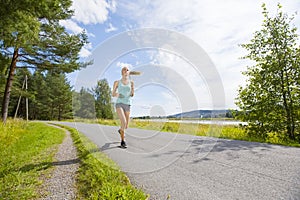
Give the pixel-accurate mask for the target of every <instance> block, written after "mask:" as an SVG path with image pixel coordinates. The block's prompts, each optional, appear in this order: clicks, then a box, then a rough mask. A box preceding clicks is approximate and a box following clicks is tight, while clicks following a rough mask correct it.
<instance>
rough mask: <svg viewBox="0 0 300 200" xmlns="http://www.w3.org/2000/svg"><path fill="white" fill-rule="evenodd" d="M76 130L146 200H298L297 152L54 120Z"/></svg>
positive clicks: (299, 173)
mask: <svg viewBox="0 0 300 200" xmlns="http://www.w3.org/2000/svg"><path fill="white" fill-rule="evenodd" d="M60 123H62V124H65V125H68V126H70V127H74V128H77V129H78V130H79V131H80V132H81V133H83V134H85V135H86V136H87V137H88V138H90V139H91V140H92V141H93V142H94V143H95V144H97V145H98V147H99V149H100V150H101V151H103V152H104V153H106V154H107V155H108V156H109V157H110V158H111V159H112V160H114V161H115V162H116V163H118V165H119V166H120V167H121V169H122V170H123V171H124V172H125V173H126V174H127V175H128V177H129V178H130V180H131V182H132V183H133V184H134V185H136V186H137V187H141V188H142V189H143V190H144V191H145V192H146V193H148V194H150V199H168V198H169V199H180V200H183V199H197V200H198V199H205V200H212V199H216V200H217V199H220V200H227V199H228V200H229V199H230V200H232V199H255V200H258V199H259V200H264V199H265V200H270V199H272V200H275V199H288V200H298V199H299V200H300V148H292V147H283V146H278V145H268V144H261V143H254V142H244V141H232V140H223V139H216V138H209V137H198V136H192V135H181V134H173V133H166V132H159V131H149V130H141V129H134V128H129V129H128V130H127V135H126V141H127V145H128V148H127V149H121V148H119V145H120V141H119V140H120V139H119V133H118V132H117V129H118V127H112V126H102V125H96V124H84V123H67V122H60Z"/></svg>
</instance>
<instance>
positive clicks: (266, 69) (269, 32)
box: [237, 4, 300, 140]
mask: <svg viewBox="0 0 300 200" xmlns="http://www.w3.org/2000/svg"><path fill="white" fill-rule="evenodd" d="M262 8H263V15H264V18H265V19H264V21H263V24H262V29H261V30H260V31H256V32H255V33H254V37H253V39H252V40H251V41H250V43H248V44H242V45H241V46H242V47H244V48H245V49H246V50H248V55H246V56H245V57H244V59H251V60H253V61H255V65H254V66H252V67H248V69H247V71H245V72H244V73H243V74H244V75H246V76H247V77H248V80H247V84H246V86H245V87H244V88H242V87H240V88H239V95H238V97H237V105H238V106H239V108H240V109H241V110H242V112H243V114H242V115H240V116H241V119H242V120H243V121H247V122H248V127H247V130H248V131H249V133H251V134H259V135H260V136H263V137H265V136H266V135H267V133H270V132H276V133H281V134H282V133H283V134H285V135H287V136H288V137H289V138H290V139H293V140H295V139H296V137H298V139H299V140H300V137H299V132H300V126H299V121H300V115H299V110H300V101H299V97H300V90H299V88H300V84H299V83H300V82H299V80H300V74H299V73H300V60H299V58H300V57H299V56H300V54H299V53H300V49H299V46H298V44H297V39H298V35H297V34H296V30H297V29H296V27H294V26H291V25H290V24H291V21H292V20H293V17H291V18H289V17H288V15H287V14H284V13H282V11H281V6H280V4H278V10H277V14H276V16H275V17H273V18H272V17H269V13H268V11H267V9H266V6H265V4H263V5H262Z"/></svg>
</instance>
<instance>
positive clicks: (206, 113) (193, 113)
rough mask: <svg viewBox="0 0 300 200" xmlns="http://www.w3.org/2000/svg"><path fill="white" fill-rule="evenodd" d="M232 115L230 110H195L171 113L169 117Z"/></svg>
mask: <svg viewBox="0 0 300 200" xmlns="http://www.w3.org/2000/svg"><path fill="white" fill-rule="evenodd" d="M219 117H222V118H224V117H232V113H231V111H230V110H193V111H189V112H183V113H178V114H174V115H169V116H167V118H219Z"/></svg>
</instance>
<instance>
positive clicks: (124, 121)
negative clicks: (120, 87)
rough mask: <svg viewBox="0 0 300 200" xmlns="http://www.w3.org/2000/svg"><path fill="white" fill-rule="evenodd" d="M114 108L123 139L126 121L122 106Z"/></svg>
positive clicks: (122, 138)
mask: <svg viewBox="0 0 300 200" xmlns="http://www.w3.org/2000/svg"><path fill="white" fill-rule="evenodd" d="M116 110H117V114H118V116H119V119H120V122H121V128H120V134H121V140H122V141H124V139H125V134H124V130H125V127H126V123H127V122H126V117H125V114H124V111H123V109H122V108H117V109H116Z"/></svg>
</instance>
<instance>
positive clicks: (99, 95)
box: [93, 79, 113, 119]
mask: <svg viewBox="0 0 300 200" xmlns="http://www.w3.org/2000/svg"><path fill="white" fill-rule="evenodd" d="M93 92H94V95H95V99H96V102H95V107H96V117H97V118H102V119H113V113H112V101H111V89H110V87H109V84H108V82H107V80H106V79H102V80H99V81H98V82H97V86H96V87H95V88H94V89H93Z"/></svg>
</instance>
